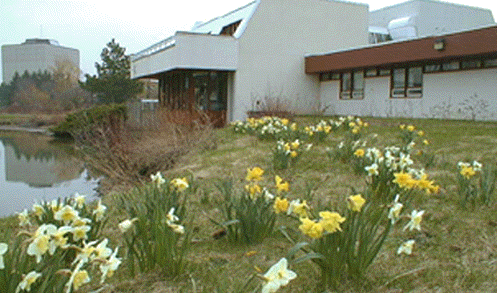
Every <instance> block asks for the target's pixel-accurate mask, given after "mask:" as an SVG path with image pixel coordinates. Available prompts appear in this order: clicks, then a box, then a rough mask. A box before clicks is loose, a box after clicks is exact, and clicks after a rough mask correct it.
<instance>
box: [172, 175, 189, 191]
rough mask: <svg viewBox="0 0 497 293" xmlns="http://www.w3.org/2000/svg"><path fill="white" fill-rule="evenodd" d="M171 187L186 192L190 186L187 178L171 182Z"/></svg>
mask: <svg viewBox="0 0 497 293" xmlns="http://www.w3.org/2000/svg"><path fill="white" fill-rule="evenodd" d="M171 185H172V186H173V187H174V188H176V190H177V191H179V192H182V191H185V190H186V189H187V188H188V187H189V186H190V185H188V180H187V179H186V177H184V178H175V179H173V180H171Z"/></svg>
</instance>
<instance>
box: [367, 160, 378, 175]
mask: <svg viewBox="0 0 497 293" xmlns="http://www.w3.org/2000/svg"><path fill="white" fill-rule="evenodd" d="M364 169H365V170H366V172H368V176H373V175H378V174H379V173H378V164H376V163H373V164H372V165H371V166H367V167H365V168H364Z"/></svg>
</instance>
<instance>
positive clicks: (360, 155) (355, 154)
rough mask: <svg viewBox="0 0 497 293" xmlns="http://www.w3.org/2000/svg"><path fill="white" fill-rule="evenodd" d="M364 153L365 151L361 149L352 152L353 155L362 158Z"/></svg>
mask: <svg viewBox="0 0 497 293" xmlns="http://www.w3.org/2000/svg"><path fill="white" fill-rule="evenodd" d="M364 154H365V151H364V150H363V149H357V150H356V151H355V152H354V156H356V157H358V158H362V157H364Z"/></svg>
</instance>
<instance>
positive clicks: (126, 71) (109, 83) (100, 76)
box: [81, 39, 143, 103]
mask: <svg viewBox="0 0 497 293" xmlns="http://www.w3.org/2000/svg"><path fill="white" fill-rule="evenodd" d="M125 51H126V49H125V48H123V47H121V46H119V43H116V42H115V40H114V39H112V41H111V42H109V43H107V47H105V48H104V49H103V50H102V53H101V54H100V58H101V59H102V63H101V64H99V63H98V62H97V63H95V67H96V69H97V75H93V76H91V75H89V74H85V77H86V81H85V82H82V83H81V86H82V87H83V88H84V89H86V90H88V91H90V92H92V93H95V94H97V97H98V98H99V101H100V102H102V103H122V102H125V101H129V100H130V99H132V98H134V97H135V96H136V95H137V94H139V93H140V92H141V91H142V90H143V85H142V83H141V82H140V81H137V80H132V79H131V78H130V68H131V61H130V59H129V56H127V55H126V54H125Z"/></svg>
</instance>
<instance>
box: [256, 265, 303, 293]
mask: <svg viewBox="0 0 497 293" xmlns="http://www.w3.org/2000/svg"><path fill="white" fill-rule="evenodd" d="M287 267H288V261H287V260H286V258H282V259H280V261H278V262H277V263H276V264H274V265H273V266H272V267H271V268H270V269H269V270H268V271H267V272H266V273H265V274H264V276H263V279H264V281H265V284H264V285H263V286H262V293H271V292H276V291H277V290H278V289H279V288H280V287H282V286H286V285H287V284H288V283H289V282H290V281H291V280H293V279H295V278H296V277H297V274H296V273H295V272H294V271H291V270H289V269H288V268H287Z"/></svg>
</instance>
